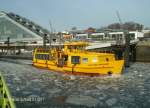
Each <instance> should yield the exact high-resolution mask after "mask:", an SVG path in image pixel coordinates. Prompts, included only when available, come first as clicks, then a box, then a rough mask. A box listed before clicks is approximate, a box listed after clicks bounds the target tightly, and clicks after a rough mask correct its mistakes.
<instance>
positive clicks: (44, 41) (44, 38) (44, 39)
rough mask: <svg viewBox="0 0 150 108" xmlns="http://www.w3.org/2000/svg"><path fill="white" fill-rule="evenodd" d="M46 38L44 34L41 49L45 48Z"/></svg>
mask: <svg viewBox="0 0 150 108" xmlns="http://www.w3.org/2000/svg"><path fill="white" fill-rule="evenodd" d="M46 36H47V34H44V36H43V47H44V48H45V47H46Z"/></svg>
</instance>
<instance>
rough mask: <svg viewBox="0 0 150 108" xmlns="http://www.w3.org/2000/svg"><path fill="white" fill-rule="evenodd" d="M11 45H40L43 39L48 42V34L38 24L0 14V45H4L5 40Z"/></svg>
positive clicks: (17, 16) (15, 15) (10, 15)
mask: <svg viewBox="0 0 150 108" xmlns="http://www.w3.org/2000/svg"><path fill="white" fill-rule="evenodd" d="M8 37H9V38H10V42H11V43H16V42H24V43H37V44H42V43H43V38H44V37H45V39H46V40H47V41H46V42H49V40H50V39H52V40H53V38H55V37H51V38H50V32H49V31H48V30H47V29H44V28H43V27H41V26H39V25H38V24H36V23H34V22H33V21H30V20H29V19H26V18H24V17H21V16H20V15H17V14H14V13H6V12H3V11H1V12H0V43H5V42H6V40H7V38H8Z"/></svg>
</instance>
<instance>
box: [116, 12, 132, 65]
mask: <svg viewBox="0 0 150 108" xmlns="http://www.w3.org/2000/svg"><path fill="white" fill-rule="evenodd" d="M116 14H117V17H118V19H119V23H120V26H121V29H122V30H123V32H124V36H125V52H124V58H125V67H129V66H130V59H129V53H130V36H129V31H128V30H124V29H123V26H122V25H123V23H122V20H121V17H120V14H119V11H116Z"/></svg>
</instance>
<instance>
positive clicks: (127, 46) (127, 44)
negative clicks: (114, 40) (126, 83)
mask: <svg viewBox="0 0 150 108" xmlns="http://www.w3.org/2000/svg"><path fill="white" fill-rule="evenodd" d="M124 34H125V55H124V58H125V67H129V66H130V59H129V53H130V35H129V33H128V32H126V31H125V32H124Z"/></svg>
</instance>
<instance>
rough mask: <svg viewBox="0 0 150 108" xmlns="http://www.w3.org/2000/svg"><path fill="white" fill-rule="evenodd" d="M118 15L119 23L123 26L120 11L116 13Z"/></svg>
mask: <svg viewBox="0 0 150 108" xmlns="http://www.w3.org/2000/svg"><path fill="white" fill-rule="evenodd" d="M116 14H117V17H118V19H119V23H120V24H121V25H122V20H121V17H120V14H119V11H116Z"/></svg>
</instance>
